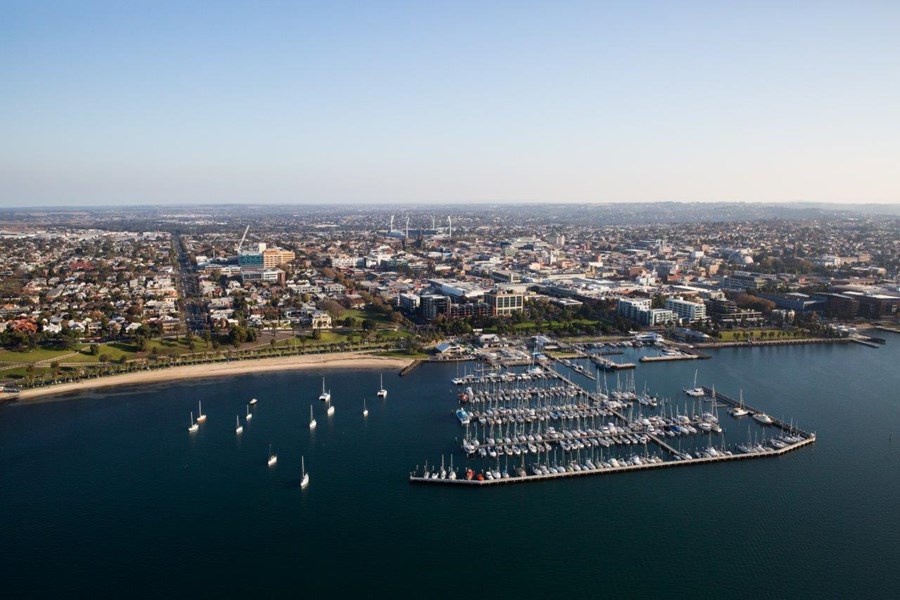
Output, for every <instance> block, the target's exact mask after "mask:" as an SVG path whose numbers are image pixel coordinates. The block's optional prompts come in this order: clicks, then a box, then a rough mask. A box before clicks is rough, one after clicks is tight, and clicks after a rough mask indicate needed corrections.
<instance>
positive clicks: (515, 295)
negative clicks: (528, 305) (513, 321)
mask: <svg viewBox="0 0 900 600" xmlns="http://www.w3.org/2000/svg"><path fill="white" fill-rule="evenodd" d="M484 301H485V302H486V303H487V305H488V306H489V307H490V310H491V314H492V315H494V316H498V317H503V316H507V315H511V314H512V313H514V312H519V311H521V310H522V309H523V308H524V307H525V295H524V294H522V293H519V292H514V291H509V290H492V291H490V292H488V293H486V294H485V295H484Z"/></svg>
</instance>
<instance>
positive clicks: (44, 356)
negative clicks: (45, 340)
mask: <svg viewBox="0 0 900 600" xmlns="http://www.w3.org/2000/svg"><path fill="white" fill-rule="evenodd" d="M72 352H75V350H48V349H46V348H37V349H35V350H32V351H30V352H29V351H27V350H26V351H25V352H16V351H14V350H0V361H2V362H27V363H33V362H38V361H39V360H53V359H54V358H56V357H58V356H65V355H66V354H71V353H72Z"/></svg>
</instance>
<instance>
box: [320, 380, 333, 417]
mask: <svg viewBox="0 0 900 600" xmlns="http://www.w3.org/2000/svg"><path fill="white" fill-rule="evenodd" d="M319 400H321V401H322V402H329V401H331V392H326V391H325V378H324V377H323V378H322V393H321V394H319ZM329 414H330V413H329Z"/></svg>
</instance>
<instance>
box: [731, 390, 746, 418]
mask: <svg viewBox="0 0 900 600" xmlns="http://www.w3.org/2000/svg"><path fill="white" fill-rule="evenodd" d="M749 414H750V411H749V410H747V409H746V408H744V390H741V404H740V406H735V407H734V408H732V409H731V416H732V417H746V416H747V415H749Z"/></svg>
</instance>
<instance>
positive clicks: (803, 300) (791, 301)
mask: <svg viewBox="0 0 900 600" xmlns="http://www.w3.org/2000/svg"><path fill="white" fill-rule="evenodd" d="M758 296H759V297H760V298H764V299H766V300H771V301H772V302H774V303H775V306H777V307H778V308H781V309H784V310H792V311H794V312H806V311H810V310H817V309H819V308H822V303H821V302H820V301H817V300H814V299H813V298H811V297H809V296H807V295H806V294H801V293H799V292H791V293H789V294H767V293H764V292H761V293H759V294H758Z"/></svg>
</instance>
